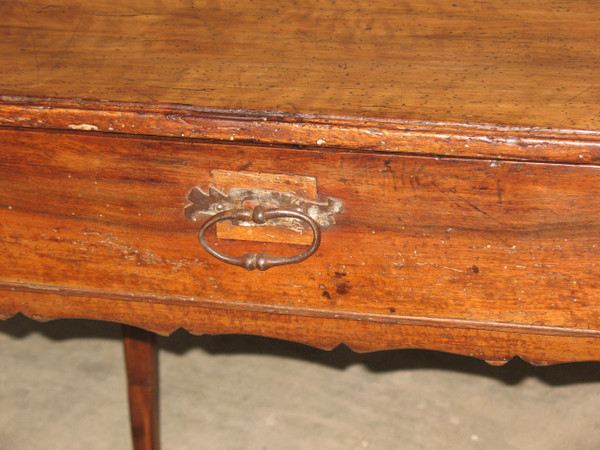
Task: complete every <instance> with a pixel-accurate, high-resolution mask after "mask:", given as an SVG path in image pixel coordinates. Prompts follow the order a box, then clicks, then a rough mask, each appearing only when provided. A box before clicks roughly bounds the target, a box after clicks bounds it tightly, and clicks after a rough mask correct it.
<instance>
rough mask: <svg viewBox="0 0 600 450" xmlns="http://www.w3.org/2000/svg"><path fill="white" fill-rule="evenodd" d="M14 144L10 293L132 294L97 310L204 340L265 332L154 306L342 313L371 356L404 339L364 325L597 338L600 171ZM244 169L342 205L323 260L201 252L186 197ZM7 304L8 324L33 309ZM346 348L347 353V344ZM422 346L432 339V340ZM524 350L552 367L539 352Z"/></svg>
mask: <svg viewBox="0 0 600 450" xmlns="http://www.w3.org/2000/svg"><path fill="white" fill-rule="evenodd" d="M0 136H2V140H3V152H2V156H1V158H2V160H1V164H0V171H1V173H0V175H1V176H0V180H1V181H0V188H1V189H0V217H1V218H2V220H1V221H0V236H1V237H0V239H1V240H0V246H1V248H2V252H1V253H0V254H1V255H2V256H1V257H0V258H1V259H2V271H1V272H0V278H1V283H2V285H3V286H4V289H5V291H6V292H7V293H10V292H11V290H14V292H19V291H22V293H24V292H32V291H31V289H32V287H34V288H35V289H34V290H35V292H38V291H40V292H42V294H44V295H50V294H52V293H53V292H54V293H55V292H61V293H63V294H64V295H66V296H67V297H69V296H71V297H82V298H84V299H88V300H89V301H91V299H97V298H99V297H101V298H102V299H109V298H114V299H118V300H119V302H117V303H118V304H119V305H126V304H128V301H129V302H132V303H131V307H132V308H133V305H134V304H135V305H136V306H135V308H137V309H136V311H135V312H133V311H132V313H131V316H130V317H127V316H126V315H125V316H124V315H123V314H124V313H123V310H121V308H125V309H126V308H127V307H126V306H118V307H116V308H117V310H116V311H115V312H109V311H105V312H99V311H95V312H94V314H97V313H98V314H101V315H103V317H106V319H107V320H117V316H118V317H119V319H118V320H120V321H124V322H125V323H132V324H134V325H140V323H141V322H140V320H142V319H141V318H140V317H134V316H136V315H137V314H140V311H141V310H143V308H144V306H143V305H144V304H147V308H149V309H148V311H146V312H145V313H143V316H144V320H146V319H148V322H147V323H146V324H145V325H144V326H146V327H148V328H150V329H155V330H161V331H163V332H165V330H172V329H173V327H177V326H185V327H188V326H189V327H191V329H192V330H195V331H196V332H233V331H234V330H247V329H254V330H258V331H259V334H264V333H267V330H268V329H267V328H264V333H263V331H260V330H263V328H260V327H259V328H253V327H256V326H258V325H257V323H254V324H252V323H249V324H246V325H239V324H238V325H236V326H235V327H233V328H231V327H230V325H231V322H230V320H233V319H225V318H223V319H221V320H225V321H226V322H227V323H228V324H229V325H227V326H226V325H223V326H222V327H219V326H217V325H215V328H210V330H208V329H206V331H203V330H205V325H198V326H197V327H196V326H194V325H193V324H190V323H189V322H185V323H183V322H182V323H181V324H180V325H177V323H178V322H177V321H176V320H173V319H172V318H169V316H168V313H166V312H165V311H163V313H162V315H161V314H159V315H157V316H156V317H155V318H154V319H150V318H149V317H150V316H151V314H149V311H150V310H152V309H153V308H156V307H160V308H166V307H167V305H172V306H173V307H177V308H183V309H182V311H183V310H185V308H186V305H188V306H190V307H192V306H194V307H197V308H201V309H204V308H208V309H212V310H220V311H223V314H225V315H228V314H233V316H232V317H234V316H235V315H238V314H241V315H243V316H244V317H252V315H253V314H259V315H261V314H262V315H267V316H269V315H273V314H275V315H276V316H278V317H280V316H281V317H295V316H298V317H303V318H304V319H302V320H307V321H308V318H310V319H311V320H312V319H314V320H315V322H319V321H327V322H328V323H329V320H333V319H334V318H339V319H340V320H343V321H345V323H346V324H354V325H348V326H349V327H350V328H349V329H348V330H347V332H345V333H343V334H341V335H339V336H343V337H344V339H348V343H350V344H351V345H353V346H355V347H356V348H359V349H361V350H375V349H381V348H392V345H402V343H401V342H400V341H399V340H398V338H397V337H389V338H382V340H381V342H378V343H375V341H372V342H371V341H369V340H368V339H366V338H365V336H364V335H362V333H361V332H360V331H359V330H358V328H355V327H358V326H359V325H358V324H359V323H374V324H377V325H373V326H376V327H378V328H380V329H385V328H386V327H390V328H393V329H398V328H400V329H404V328H403V327H406V328H405V329H407V330H413V329H416V328H413V327H431V328H435V327H440V328H441V329H448V328H452V329H455V331H454V332H453V333H455V334H456V333H460V331H459V330H460V329H472V330H479V331H478V333H479V332H482V333H483V332H489V333H490V335H491V334H492V332H495V333H513V332H514V333H517V334H519V335H520V334H535V335H537V334H540V335H544V336H550V335H552V336H563V337H565V338H566V337H569V338H571V337H577V336H580V337H582V338H584V339H589V338H591V337H593V336H597V335H600V320H599V316H598V311H597V302H596V299H597V298H598V295H599V293H600V292H599V291H600V285H599V282H598V279H599V273H598V271H599V270H600V269H599V267H598V264H597V262H598V261H597V259H598V248H597V236H598V232H599V229H598V225H597V220H596V219H597V214H598V211H599V210H600V195H598V194H599V192H598V190H599V189H600V188H599V187H598V186H599V184H598V183H597V180H598V175H599V173H598V170H600V169H599V168H597V167H592V166H584V165H564V164H536V163H524V162H504V163H499V162H498V161H493V160H487V161H486V160H467V159H444V158H437V159H436V158H427V157H415V156H405V155H391V154H375V153H369V152H366V153H361V152H347V151H324V150H323V149H313V150H308V149H303V150H300V149H291V148H277V147H263V146H249V145H236V144H229V145H226V144H223V143H220V144H218V145H216V144H210V143H203V142H199V141H184V140H166V139H151V138H135V137H130V138H128V139H123V137H122V136H120V137H119V136H107V135H100V134H96V133H86V132H73V131H72V132H66V133H65V132H55V133H48V132H37V131H25V130H21V131H11V130H4V131H1V132H0ZM25 149H26V151H25ZM241 168H245V169H244V170H251V171H253V172H261V173H262V172H266V173H275V174H276V173H287V174H290V175H291V174H296V175H303V176H311V177H316V179H317V184H318V188H319V194H320V195H323V196H329V197H333V198H335V199H337V200H340V201H343V202H344V212H343V213H342V214H341V215H340V216H339V217H336V224H335V226H333V227H332V228H330V229H328V230H325V231H324V232H323V242H322V245H321V248H320V249H319V252H318V254H317V255H315V256H314V257H312V258H310V259H309V260H307V261H305V262H303V263H301V264H298V265H294V266H287V267H285V268H273V269H270V270H269V271H267V272H265V273H254V272H252V273H248V272H245V271H244V270H243V269H239V268H236V267H233V266H229V265H226V264H223V263H221V262H218V261H216V260H215V259H214V258H212V257H211V256H209V255H208V254H206V253H204V252H203V251H202V249H201V248H200V246H199V244H198V243H197V238H196V232H197V228H198V225H197V224H196V223H194V222H192V221H190V220H188V219H187V218H185V216H184V215H183V208H184V207H185V206H186V204H187V201H186V198H187V194H188V192H189V191H190V190H191V189H192V188H193V187H194V186H200V187H204V186H208V185H210V183H211V182H212V177H211V173H210V172H211V170H214V169H221V170H240V169H241ZM216 245H218V246H219V248H221V249H226V250H227V251H229V252H231V253H233V254H236V253H237V254H240V253H243V252H245V251H247V250H249V249H253V250H255V251H256V250H259V251H265V252H267V253H272V254H278V253H279V254H282V253H290V254H294V253H297V252H298V250H297V248H296V247H295V246H293V245H284V244H260V243H248V242H241V241H239V242H226V241H218V242H216ZM8 297H9V300H7V301H3V303H4V304H5V306H4V308H6V309H5V314H14V313H15V312H17V311H18V310H19V308H22V309H23V311H24V312H27V310H29V309H30V308H31V306H25V303H21V304H20V305H21V307H19V306H18V304H15V303H12V300H10V298H11V297H12V296H11V295H9V296H8ZM127 299H129V300H127ZM65 301H67V300H65ZM103 301H104V300H103ZM117 303H116V304H117ZM42 304H45V305H46V306H47V304H46V303H42ZM63 304H65V305H66V303H63ZM90 304H92V303H90ZM140 305H142V306H140ZM46 306H45V307H44V308H41V309H39V310H38V311H37V313H36V314H40V315H45V314H46V315H47V317H50V318H52V317H65V316H68V317H72V316H73V315H75V316H78V314H80V312H77V311H78V309H77V307H75V306H74V308H75V309H71V307H65V308H64V310H62V311H60V310H59V309H52V310H47V311H46V313H44V310H45V308H46ZM15 308H16V309H15ZM33 309H34V310H35V308H33ZM226 311H232V312H231V313H229V312H226ZM233 311H237V312H233ZM90 314H92V312H90ZM165 314H166V316H165ZM282 320H283V319H282ZM290 320H291V319H290ZM294 320H295V319H294ZM203 323H204V322H203ZM260 326H263V325H260ZM284 328H285V326H284V325H283V324H280V325H278V326H277V327H276V328H273V329H271V331H269V332H268V333H272V335H274V336H276V337H282V338H292V339H294V340H300V341H306V342H311V343H316V344H319V345H324V344H323V342H325V341H327V339H325V337H323V336H313V337H310V338H308V337H306V335H305V333H306V330H304V329H290V330H286V331H284ZM336 329H337V328H336ZM327 333H329V332H328V331H327V332H326V331H323V334H327ZM403 333H409V334H410V332H407V331H403ZM403 336H404V337H406V336H405V335H404V334H403ZM340 339H341V338H338V339H336V340H335V343H336V344H337V343H340V342H345V341H344V340H342V341H340ZM419 339H424V338H422V337H421V338H419ZM410 342H412V344H411V345H416V346H417V347H419V348H428V347H430V346H431V345H432V340H431V339H424V340H419V341H414V340H413V341H410ZM463 342H464V341H463ZM487 345H489V341H486V340H482V341H481V342H478V343H473V346H474V347H476V348H480V347H485V346H487ZM435 348H439V347H438V346H436V347H435ZM591 348H592V347H590V348H589V349H588V350H590V349H591ZM453 350H457V349H456V347H453ZM521 350H522V351H523V353H522V354H523V355H524V356H525V357H528V358H530V359H533V360H536V358H537V360H544V359H543V358H542V357H541V356H540V354H539V353H535V351H534V350H532V352H533V353H531V354H528V353H527V351H526V350H525V349H524V348H523V349H521ZM521 350H520V351H521ZM481 351H482V353H483V354H485V356H486V359H492V360H502V359H504V358H506V357H507V355H508V354H511V353H512V354H515V353H514V349H511V348H508V349H505V352H506V353H504V354H503V355H502V358H498V357H497V356H498V355H497V354H493V352H486V351H484V350H481ZM545 351H547V352H551V351H552V350H550V349H546V350H545ZM590 351H591V350H590ZM465 352H470V350H469V348H465V349H464V350H463V351H461V353H465ZM586 355H587V356H586V357H589V355H588V354H587V353H586ZM563 357H565V356H564V355H563ZM582 357H583V356H581V355H580V356H579V357H577V359H580V358H582ZM553 358H554V359H555V360H557V359H560V357H559V356H558V355H555V356H554V357H553ZM550 359H551V358H548V359H547V360H550ZM547 360H544V361H547Z"/></svg>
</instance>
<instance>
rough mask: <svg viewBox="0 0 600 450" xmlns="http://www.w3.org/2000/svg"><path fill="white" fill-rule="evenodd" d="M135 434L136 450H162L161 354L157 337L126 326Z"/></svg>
mask: <svg viewBox="0 0 600 450" xmlns="http://www.w3.org/2000/svg"><path fill="white" fill-rule="evenodd" d="M123 348H124V350H125V366H126V368H127V382H128V388H129V389H128V390H129V412H130V416H131V433H132V437H133V448H134V449H135V450H158V449H159V448H160V443H159V429H158V352H157V346H156V335H155V334H154V333H151V332H149V331H145V330H142V329H139V328H136V327H132V326H129V325H123Z"/></svg>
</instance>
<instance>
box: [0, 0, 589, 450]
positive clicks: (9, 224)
mask: <svg viewBox="0 0 600 450" xmlns="http://www.w3.org/2000/svg"><path fill="white" fill-rule="evenodd" d="M0 17H1V20H2V27H1V28H0V30H1V31H0V33H1V36H2V39H0V61H3V62H4V63H3V64H2V67H0V94H1V95H2V96H1V97H0V100H1V102H0V125H1V127H0V155H1V156H0V174H1V175H0V243H1V246H2V247H1V249H2V251H1V252H0V267H1V269H0V289H1V290H2V296H1V297H0V316H1V317H3V318H7V317H10V316H12V315H14V314H16V313H18V312H22V313H24V314H26V315H28V316H29V317H34V318H37V319H55V318H66V317H70V318H92V319H100V320H109V321H116V322H120V323H123V324H126V325H127V326H126V327H125V328H124V330H125V340H124V342H125V349H126V356H127V362H128V375H129V381H130V399H131V407H132V420H133V431H134V436H135V437H134V440H135V442H136V446H137V448H152V447H154V448H156V447H157V446H158V426H157V422H156V418H157V395H156V389H157V378H156V349H155V343H154V338H153V336H154V335H153V334H152V333H159V334H165V335H166V334H169V333H171V332H172V331H173V330H175V329H177V328H179V327H183V328H185V329H187V330H189V331H191V332H193V333H197V334H203V333H211V334H218V333H248V334H257V335H263V336H272V337H278V338H283V339H289V340H294V341H298V342H303V343H307V344H310V345H314V346H317V347H320V348H333V347H335V346H337V345H338V344H340V343H345V344H347V345H349V346H350V347H351V348H353V349H355V350H357V351H373V350H380V349H391V348H424V349H434V350H443V351H448V352H454V353H460V354H465V355H472V356H476V357H479V358H483V359H486V360H487V361H489V362H490V363H492V364H502V363H504V362H506V361H508V360H509V359H510V358H512V357H513V356H515V355H519V356H521V357H523V358H524V359H526V360H528V361H531V362H534V363H537V364H550V363H557V362H568V361H584V360H598V359H599V356H600V345H599V344H600V340H599V337H600V320H599V319H600V317H599V314H598V310H597V308H598V294H599V291H600V284H599V282H598V280H599V277H598V275H599V271H600V267H599V266H598V261H597V258H598V254H599V249H598V247H597V245H600V244H597V237H598V232H599V226H598V224H597V220H596V219H597V216H598V213H599V212H600V195H599V194H600V184H599V183H598V180H599V178H598V177H599V172H598V170H599V169H598V161H599V155H600V82H599V81H598V80H599V79H600V77H598V74H599V66H600V45H598V42H599V38H600V31H599V30H600V27H598V23H599V19H600V12H599V10H598V8H597V6H596V5H595V4H594V3H589V4H588V3H584V2H568V1H565V2H551V3H548V4H546V5H544V6H543V8H540V5H538V4H535V3H533V2H520V3H517V2H512V3H511V4H509V5H503V7H502V8H501V9H500V8H499V7H498V8H497V7H496V6H494V5H492V4H481V3H477V2H472V3H464V2H461V3H460V4H457V3H452V2H445V1H438V2H425V3H423V2H421V3H419V4H418V5H412V4H408V3H394V4H390V5H389V6H386V7H384V8H375V6H373V5H372V3H370V2H358V3H357V2H354V3H352V4H350V3H349V2H325V3H323V2H305V3H302V4H301V5H298V4H295V5H288V3H287V2H285V3H284V2H273V1H270V2H258V3H256V2H233V1H232V2H219V3H218V4H215V3H212V2H206V3H205V2H184V1H177V0H171V1H144V2H138V1H134V0H124V1H120V2H111V1H107V2H96V3H94V4H88V3H83V2H77V1H74V0H65V1H62V2H60V4H56V2H48V1H45V0H23V1H21V2H5V4H2V5H0ZM256 207H259V208H264V209H267V210H270V209H274V208H275V209H279V210H282V209H283V210H285V211H283V212H282V211H278V212H277V213H271V214H272V215H273V214H275V215H276V216H278V219H277V221H276V222H266V223H264V224H263V223H258V222H262V219H261V215H260V214H259V213H258V212H257V211H259V210H257V209H256ZM239 208H244V209H246V210H247V211H255V215H254V217H252V216H251V213H250V212H248V213H243V214H246V216H244V217H242V216H239V214H242V213H239V212H237V213H236V214H238V216H239V217H238V219H240V218H241V219H243V220H237V221H233V222H232V221H221V222H220V223H219V224H215V226H214V227H213V226H211V227H210V228H209V229H208V230H207V231H206V236H207V239H208V245H209V246H211V247H209V249H210V248H214V249H215V250H217V251H218V252H220V253H221V259H223V257H225V258H227V257H228V255H229V256H238V255H242V254H245V253H247V252H249V253H252V254H254V255H255V256H247V257H246V260H245V264H246V266H249V267H250V268H254V267H255V266H258V268H261V265H262V268H265V267H264V265H265V264H266V265H267V266H268V265H269V261H270V260H271V259H270V257H265V256H260V254H264V255H271V256H273V255H274V256H276V258H275V259H274V260H273V261H274V262H276V263H279V262H281V260H280V259H277V258H279V257H289V256H293V255H298V254H303V253H304V252H306V251H307V249H308V248H309V245H310V244H311V243H313V244H314V247H317V244H319V243H318V242H316V241H317V239H316V238H315V236H316V235H320V245H318V248H316V251H315V252H314V254H312V255H310V256H308V255H305V256H308V257H307V258H306V259H304V260H303V261H301V262H297V263H293V264H287V265H281V266H275V267H272V268H269V269H268V270H266V271H260V270H253V271H247V270H245V269H244V268H241V267H237V266H235V265H231V264H228V263H226V262H222V261H219V260H218V259H217V258H215V257H214V256H212V255H210V254H209V253H207V252H206V251H205V250H203V249H202V247H201V246H200V243H199V241H198V232H199V230H200V229H201V227H202V224H203V223H205V222H206V221H207V220H208V219H209V218H210V217H211V216H214V215H216V214H218V213H223V212H225V211H228V210H231V209H236V210H237V209H239ZM290 211H291V212H290ZM267 215H268V213H267ZM281 216H285V217H281ZM313 221H314V222H313ZM311 227H312V229H314V230H315V231H316V233H315V231H313V230H312V229H311ZM215 230H216V233H217V235H215Z"/></svg>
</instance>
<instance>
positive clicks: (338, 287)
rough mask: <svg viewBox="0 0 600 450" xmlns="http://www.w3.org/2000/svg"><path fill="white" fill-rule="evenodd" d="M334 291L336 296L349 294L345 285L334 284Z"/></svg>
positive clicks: (348, 289)
mask: <svg viewBox="0 0 600 450" xmlns="http://www.w3.org/2000/svg"><path fill="white" fill-rule="evenodd" d="M335 290H336V292H337V293H338V294H347V293H348V292H350V287H349V286H348V285H347V284H346V283H336V284H335Z"/></svg>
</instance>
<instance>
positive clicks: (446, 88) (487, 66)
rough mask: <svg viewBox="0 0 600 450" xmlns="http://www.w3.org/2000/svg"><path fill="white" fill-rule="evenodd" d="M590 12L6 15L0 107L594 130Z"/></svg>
mask: <svg viewBox="0 0 600 450" xmlns="http://www.w3.org/2000/svg"><path fill="white" fill-rule="evenodd" d="M599 23H600V8H598V5H597V2H594V1H566V0H565V1H548V2H543V3H540V2H536V1H531V0H521V1H517V0H511V1H508V2H502V3H495V2H479V1H475V0H471V1H460V2H457V1H453V0H428V1H421V2H399V1H394V2H386V3H385V5H384V4H382V3H381V2H372V1H366V0H360V1H353V2H345V1H339V0H338V1H333V0H325V1H316V0H306V1H302V2H288V1H281V0H268V1H267V0H259V1H255V2H248V1H234V0H223V1H219V2H215V1H199V0H193V1H191V0H143V1H142V0H120V1H108V0H103V1H94V2H82V1H80V0H62V1H60V2H56V1H55V0H52V1H51V0H20V1H4V2H0V25H1V26H0V61H2V65H1V66H0V94H5V95H17V96H23V95H27V96H36V97H59V98H84V99H96V100H112V101H124V102H136V103H137V102H144V103H154V104H164V103H177V104H187V105H194V106H205V107H216V108H227V109H244V110H257V111H284V112H288V113H308V114H325V115H343V116H355V117H376V118H385V119H410V120H426V121H442V122H461V123H492V124H502V125H518V126H524V127H551V128H555V129H563V128H569V129H586V130H599V129H600V106H599V105H600V77H598V73H599V72H600V27H599V26H598V24H599Z"/></svg>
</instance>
